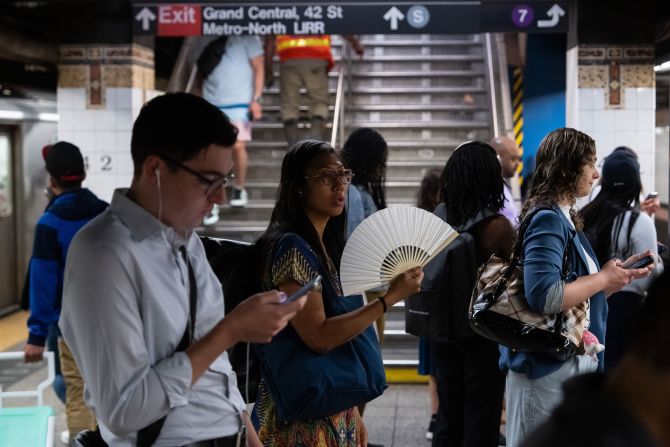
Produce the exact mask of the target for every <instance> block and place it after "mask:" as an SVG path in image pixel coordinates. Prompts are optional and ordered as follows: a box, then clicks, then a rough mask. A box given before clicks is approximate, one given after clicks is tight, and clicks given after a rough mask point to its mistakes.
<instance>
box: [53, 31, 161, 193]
mask: <svg viewBox="0 0 670 447" xmlns="http://www.w3.org/2000/svg"><path fill="white" fill-rule="evenodd" d="M59 53H60V58H59V66H58V91H57V98H58V99H57V102H58V114H59V122H58V139H60V140H66V141H70V142H72V143H74V144H76V145H77V146H79V148H80V149H81V151H82V154H83V155H84V159H85V162H86V170H87V178H86V181H85V183H84V186H86V187H87V188H90V189H91V190H92V191H93V192H94V193H95V194H97V195H98V196H99V197H100V198H102V199H103V200H107V201H109V200H111V197H112V193H113V191H114V189H115V188H118V187H122V186H129V185H130V182H131V179H132V174H133V163H132V158H131V156H130V136H131V132H132V126H133V122H134V120H135V118H136V117H137V115H138V114H139V111H140V108H141V107H142V105H143V104H144V103H145V102H146V101H148V100H149V99H151V98H153V97H154V96H156V95H157V94H158V92H156V91H155V90H154V52H153V50H152V49H149V48H146V47H143V46H140V45H137V44H130V43H129V44H116V45H111V44H82V45H61V46H60V47H59Z"/></svg>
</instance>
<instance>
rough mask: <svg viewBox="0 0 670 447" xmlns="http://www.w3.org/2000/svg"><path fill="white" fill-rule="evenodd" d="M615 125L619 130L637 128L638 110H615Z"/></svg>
mask: <svg viewBox="0 0 670 447" xmlns="http://www.w3.org/2000/svg"><path fill="white" fill-rule="evenodd" d="M613 113H614V127H615V129H616V130H617V131H621V130H635V127H636V125H637V113H636V110H627V109H623V110H615V111H614V112H613Z"/></svg>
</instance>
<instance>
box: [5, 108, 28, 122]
mask: <svg viewBox="0 0 670 447" xmlns="http://www.w3.org/2000/svg"><path fill="white" fill-rule="evenodd" d="M25 117H26V115H25V113H23V112H21V111H20V110H0V119H5V120H22V119H23V118H25Z"/></svg>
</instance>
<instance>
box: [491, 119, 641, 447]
mask: <svg viewBox="0 0 670 447" xmlns="http://www.w3.org/2000/svg"><path fill="white" fill-rule="evenodd" d="M595 162H596V150H595V142H594V141H593V139H592V138H591V137H589V136H588V135H586V134H584V133H582V132H579V131H577V130H575V129H570V128H561V129H556V130H554V131H553V132H551V133H549V134H548V135H547V136H546V137H545V138H544V140H543V141H542V143H541V144H540V148H539V149H538V152H537V155H536V168H535V172H534V175H533V181H532V184H531V187H530V193H529V197H528V200H527V202H526V204H525V206H524V208H523V210H522V212H521V216H520V219H521V220H523V219H524V217H525V216H526V215H528V214H530V213H531V212H532V211H533V210H534V209H536V208H538V207H550V208H551V209H546V210H542V211H539V212H538V213H536V214H535V215H534V216H533V218H532V220H531V222H530V225H529V226H528V229H527V230H526V233H525V237H524V240H523V268H524V287H525V295H526V299H527V300H528V304H529V306H530V307H531V309H532V310H533V311H535V312H537V313H539V314H543V315H551V314H557V313H559V312H562V311H565V310H567V309H571V308H573V307H575V306H582V307H583V308H584V309H585V311H586V312H585V313H586V319H587V321H586V327H587V328H588V330H589V331H591V332H592V333H593V334H594V335H595V336H596V337H597V338H598V340H600V341H603V340H605V323H606V321H607V301H606V298H607V297H608V296H609V295H611V294H612V293H614V292H616V291H618V290H620V289H621V288H622V287H624V286H625V285H627V284H629V283H630V282H631V281H632V280H633V279H636V278H641V277H645V276H647V275H649V272H650V271H651V269H652V268H653V267H647V268H643V269H628V270H627V269H625V268H623V267H622V266H621V265H622V261H621V260H618V259H613V260H611V261H609V262H608V263H607V264H605V265H604V266H603V267H602V268H600V266H599V265H598V261H597V258H596V255H595V253H594V252H593V249H592V248H591V245H590V244H589V242H588V239H587V238H586V237H585V236H584V234H583V233H582V222H581V220H580V219H579V217H578V215H577V212H576V210H575V209H574V205H575V202H576V199H577V198H579V197H584V196H587V195H588V194H589V192H590V190H591V187H592V186H593V183H594V181H595V180H596V179H598V177H599V175H598V171H597V170H596V167H595ZM566 247H567V259H568V262H569V266H570V268H569V272H568V273H567V277H565V276H563V275H562V273H563V254H564V252H565V251H566ZM633 258H634V259H636V258H635V257H633ZM500 352H501V356H500V365H501V368H503V369H505V370H507V381H506V387H507V388H506V389H507V391H506V396H507V397H506V404H507V445H508V446H510V447H517V446H518V445H519V444H520V443H521V442H522V441H523V439H524V437H525V436H526V435H527V434H528V433H530V431H532V430H533V428H534V427H536V426H537V424H539V423H541V422H542V421H543V420H544V419H545V418H546V417H548V416H549V414H550V412H551V410H552V409H553V408H554V407H555V406H556V405H557V404H558V403H560V401H561V399H562V393H563V391H562V383H563V382H564V381H565V380H567V379H569V378H571V377H573V376H576V375H578V374H582V373H587V372H592V371H595V370H596V369H597V368H601V369H602V363H603V358H604V357H603V352H601V353H600V354H598V357H597V358H595V357H593V356H587V355H576V356H575V357H573V358H571V359H569V360H566V361H560V360H557V359H555V358H553V357H549V356H547V355H545V354H541V353H525V352H518V351H513V350H511V349H509V348H507V347H504V346H501V348H500Z"/></svg>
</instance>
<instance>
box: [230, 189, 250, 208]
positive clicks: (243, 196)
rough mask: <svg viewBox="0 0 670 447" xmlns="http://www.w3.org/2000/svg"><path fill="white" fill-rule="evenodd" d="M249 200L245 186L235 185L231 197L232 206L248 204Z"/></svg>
mask: <svg viewBox="0 0 670 447" xmlns="http://www.w3.org/2000/svg"><path fill="white" fill-rule="evenodd" d="M248 202H249V195H248V194H247V190H246V189H244V188H238V187H233V197H232V198H231V199H230V206H232V207H235V208H238V207H239V208H241V207H244V206H247V203H248Z"/></svg>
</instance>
